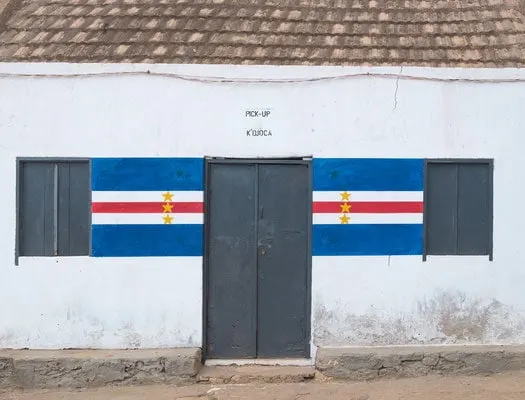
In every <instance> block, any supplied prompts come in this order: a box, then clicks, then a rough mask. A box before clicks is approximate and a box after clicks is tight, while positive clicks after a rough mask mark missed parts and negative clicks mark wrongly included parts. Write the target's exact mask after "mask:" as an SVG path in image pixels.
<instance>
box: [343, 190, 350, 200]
mask: <svg viewBox="0 0 525 400" xmlns="http://www.w3.org/2000/svg"><path fill="white" fill-rule="evenodd" d="M341 200H342V201H349V200H350V193H348V192H347V191H346V190H345V191H344V192H343V193H341Z"/></svg>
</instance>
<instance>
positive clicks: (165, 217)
mask: <svg viewBox="0 0 525 400" xmlns="http://www.w3.org/2000/svg"><path fill="white" fill-rule="evenodd" d="M162 219H163V220H164V223H165V224H171V222H172V221H173V217H172V216H171V215H165V216H164V217H162Z"/></svg>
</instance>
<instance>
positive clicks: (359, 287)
mask: <svg viewBox="0 0 525 400" xmlns="http://www.w3.org/2000/svg"><path fill="white" fill-rule="evenodd" d="M141 68H142V69H146V68H149V69H150V70H155V71H163V72H173V73H183V74H191V75H202V76H229V77H265V78H270V77H272V78H276V77H283V78H285V77H296V78H297V77H315V76H322V75H340V74H352V73H357V72H371V71H372V72H394V73H397V72H399V69H357V68H301V67H290V68H283V67H260V68H259V67H231V66H225V67H217V66H135V67H134V66H114V65H109V66H96V65H91V66H89V65H60V64H56V65H49V64H47V65H46V64H33V65H28V64H26V65H20V64H18V65H17V64H0V72H4V73H14V72H18V73H22V72H26V73H30V72H33V73H35V72H36V73H73V72H75V73H86V72H97V71H98V72H101V71H106V72H107V71H118V70H133V69H134V70H139V69H141ZM404 73H408V74H412V75H419V76H427V77H432V76H433V77H458V76H461V77H485V78H497V77H507V78H509V77H510V78H518V77H520V78H522V79H523V78H525V71H523V70H521V71H519V70H499V71H497V70H470V71H469V70H446V69H442V70H432V69H417V68H414V69H405V70H404ZM0 93H2V95H1V96H0V135H1V136H0V174H1V176H0V178H1V182H2V183H3V195H2V196H1V197H0V220H1V221H2V222H3V223H2V224H1V225H0V237H1V238H2V240H1V241H0V277H1V279H0V347H15V348H20V347H29V348H62V347H105V348H111V347H122V348H125V347H174V346H199V345H200V344H201V340H202V339H201V336H202V326H201V325H202V314H201V313H202V304H201V303H202V301H201V296H202V292H201V291H202V282H201V279H202V278H201V277H202V260H201V258H200V257H187V258H130V259H126V258H122V259H120V258H119V259H112V258H109V259H94V258H88V257H77V258H49V259H43V258H22V259H20V265H19V266H15V264H14V248H15V215H16V206H15V205H16V202H15V200H16V192H15V178H16V177H15V159H16V157H17V156H27V157H34V156H42V157H43V156H50V157H51V156H56V157H127V156H144V157H155V156H164V157H166V156H184V157H202V156H235V157H259V156H260V157H265V156H272V157H278V156H308V155H313V156H314V157H387V158H390V157H394V158H395V157H408V158H413V157H416V158H417V157H461V158H470V157H473V158H494V160H495V170H494V261H493V262H489V260H488V258H487V257H430V258H429V260H428V261H427V262H426V263H423V262H422V260H421V257H420V256H391V257H315V258H314V260H313V289H312V290H313V293H312V301H313V304H312V317H313V318H312V326H313V342H314V344H315V345H316V346H334V345H335V346H343V345H385V344H386V345H394V344H399V345H406V344H421V343H424V344H432V343H522V344H523V343H525V296H524V295H523V293H524V284H525V266H524V263H523V257H524V250H523V247H524V246H523V243H522V230H523V226H525V214H523V213H521V212H520V210H521V208H522V203H523V200H522V199H523V197H524V195H525V190H524V189H523V182H524V181H525V168H523V162H522V157H523V148H524V147H525V135H524V132H525V112H524V111H523V110H525V84H523V83H522V84H520V83H506V84H478V83H441V82H429V81H410V80H392V79H382V78H373V77H365V78H359V79H338V80H331V81H321V82H303V83H293V84H269V83H266V84H264V83H260V84H246V83H244V84H243V83H230V84H224V83H223V84H218V83H201V82H193V81H185V80H179V79H172V78H168V77H154V76H121V77H119V76H113V77H91V78H80V77H79V78H69V79H63V78H62V79H61V78H53V77H48V78H38V79H31V78H20V77H19V78H9V77H6V76H2V77H1V78H0ZM260 108H265V109H270V111H271V114H270V116H269V117H267V118H266V119H265V120H264V121H262V120H263V119H262V118H247V117H246V116H245V111H246V110H247V109H260ZM251 128H261V129H271V131H272V136H266V137H265V136H260V137H252V136H247V135H246V131H247V129H251Z"/></svg>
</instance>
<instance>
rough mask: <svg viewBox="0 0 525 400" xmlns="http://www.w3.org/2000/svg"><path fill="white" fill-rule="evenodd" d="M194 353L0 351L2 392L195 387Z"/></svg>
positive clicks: (198, 352)
mask: <svg viewBox="0 0 525 400" xmlns="http://www.w3.org/2000/svg"><path fill="white" fill-rule="evenodd" d="M200 366H201V350H200V349H198V348H179V349H151V350H149V349H144V350H0V389H5V388H18V389H50V388H78V389H80V388H93V387H102V386H108V385H148V384H150V385H151V384H159V383H165V384H179V383H194V382H195V377H196V375H197V372H198V371H199V368H200Z"/></svg>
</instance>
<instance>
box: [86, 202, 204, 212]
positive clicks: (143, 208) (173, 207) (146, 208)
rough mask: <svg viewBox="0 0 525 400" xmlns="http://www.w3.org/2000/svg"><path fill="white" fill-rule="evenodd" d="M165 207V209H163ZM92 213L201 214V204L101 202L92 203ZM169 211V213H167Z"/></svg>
mask: <svg viewBox="0 0 525 400" xmlns="http://www.w3.org/2000/svg"><path fill="white" fill-rule="evenodd" d="M165 207H167V209H166V208H165ZM91 209H92V211H93V212H94V213H101V214H102V213H115V214H120V213H121V214H134V213H164V212H169V213H181V214H183V213H202V212H203V204H202V203H199V202H176V201H175V202H170V203H163V202H118V203H117V202H103V203H92V204H91ZM168 210H169V211H168Z"/></svg>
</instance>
